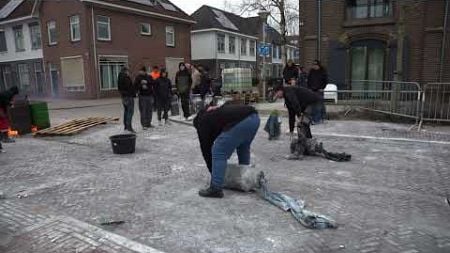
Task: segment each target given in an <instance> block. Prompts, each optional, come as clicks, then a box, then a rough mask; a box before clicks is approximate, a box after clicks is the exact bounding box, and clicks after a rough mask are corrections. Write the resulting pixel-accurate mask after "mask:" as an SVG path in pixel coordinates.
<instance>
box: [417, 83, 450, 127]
mask: <svg viewBox="0 0 450 253" xmlns="http://www.w3.org/2000/svg"><path fill="white" fill-rule="evenodd" d="M420 118H421V120H420V125H419V127H421V126H422V124H423V122H424V121H429V122H450V83H427V84H426V85H424V87H423V92H422V108H421V116H420Z"/></svg>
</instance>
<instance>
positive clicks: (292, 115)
mask: <svg viewBox="0 0 450 253" xmlns="http://www.w3.org/2000/svg"><path fill="white" fill-rule="evenodd" d="M320 104H321V102H318V103H316V104H312V105H309V106H308V107H306V109H305V111H304V112H303V117H306V118H308V119H311V117H312V114H313V113H314V109H315V108H316V107H318V106H320ZM288 113H289V132H291V133H293V132H294V129H295V117H296V116H297V115H296V114H295V112H294V110H291V109H289V108H288Z"/></svg>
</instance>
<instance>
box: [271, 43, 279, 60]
mask: <svg viewBox="0 0 450 253" xmlns="http://www.w3.org/2000/svg"><path fill="white" fill-rule="evenodd" d="M272 58H273V59H278V46H276V45H273V51H272Z"/></svg>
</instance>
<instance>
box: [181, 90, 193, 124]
mask: <svg viewBox="0 0 450 253" xmlns="http://www.w3.org/2000/svg"><path fill="white" fill-rule="evenodd" d="M180 99H181V109H183V116H184V117H185V118H189V116H191V112H190V105H189V100H190V96H189V93H182V94H180Z"/></svg>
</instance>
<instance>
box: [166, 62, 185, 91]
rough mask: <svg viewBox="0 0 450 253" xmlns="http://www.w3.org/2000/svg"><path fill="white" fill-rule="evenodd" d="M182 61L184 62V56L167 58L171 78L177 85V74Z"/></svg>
mask: <svg viewBox="0 0 450 253" xmlns="http://www.w3.org/2000/svg"><path fill="white" fill-rule="evenodd" d="M180 62H184V58H171V57H167V58H166V70H167V72H168V73H169V79H170V81H172V84H173V85H175V75H176V74H177V72H178V65H179V64H180Z"/></svg>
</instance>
